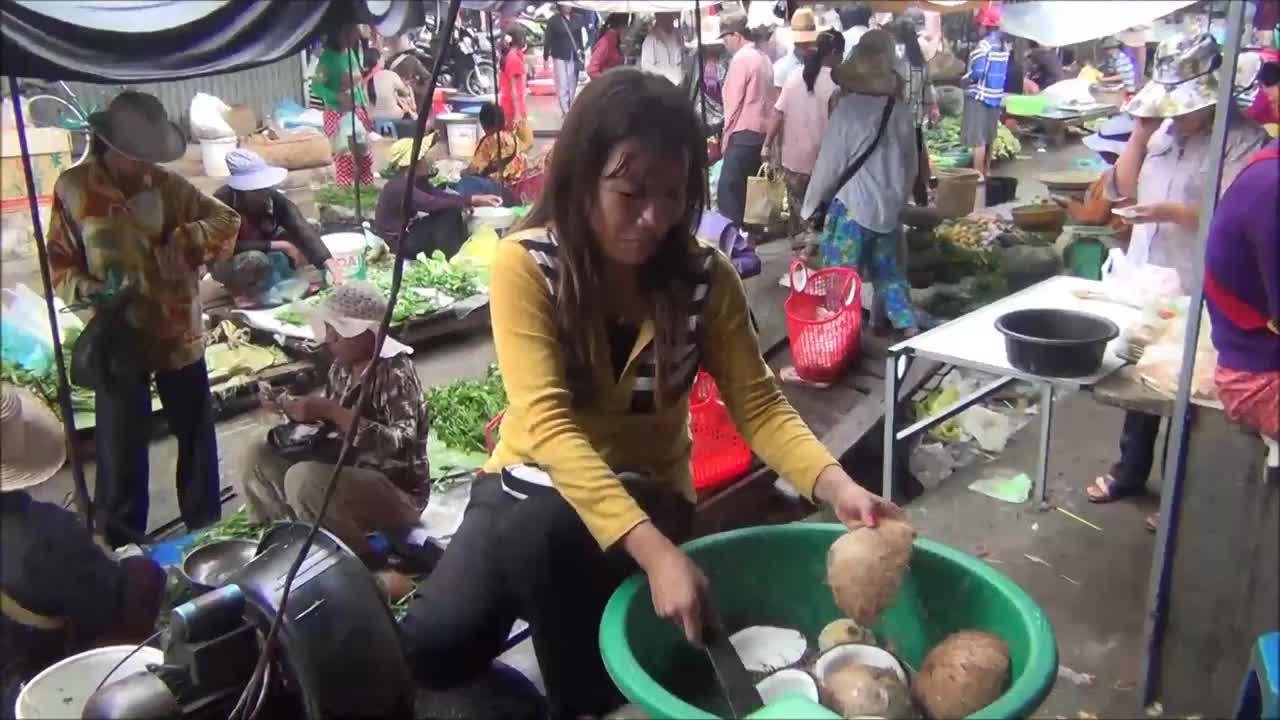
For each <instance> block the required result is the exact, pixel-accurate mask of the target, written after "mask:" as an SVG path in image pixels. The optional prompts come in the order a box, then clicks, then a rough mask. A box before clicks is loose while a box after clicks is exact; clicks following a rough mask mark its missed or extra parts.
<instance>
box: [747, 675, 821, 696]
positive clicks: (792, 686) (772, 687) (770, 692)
mask: <svg viewBox="0 0 1280 720" xmlns="http://www.w3.org/2000/svg"><path fill="white" fill-rule="evenodd" d="M756 691H757V692H759V693H760V700H761V701H763V702H764V704H765V705H768V704H769V703H771V702H773V701H774V700H777V699H779V698H782V697H783V696H786V695H790V694H792V693H799V694H800V695H802V696H804V697H806V698H808V699H810V700H812V701H814V702H818V684H817V683H816V682H814V681H813V676H812V675H810V674H809V673H807V672H805V671H803V670H794V669H792V670H779V671H778V672H776V673H774V674H772V675H770V676H769V677H767V678H765V679H763V680H761V681H760V682H758V683H756Z"/></svg>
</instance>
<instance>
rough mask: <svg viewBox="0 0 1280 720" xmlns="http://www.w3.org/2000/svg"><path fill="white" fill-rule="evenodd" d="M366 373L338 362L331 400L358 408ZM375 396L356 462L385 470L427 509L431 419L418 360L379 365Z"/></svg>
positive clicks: (363, 422)
mask: <svg viewBox="0 0 1280 720" xmlns="http://www.w3.org/2000/svg"><path fill="white" fill-rule="evenodd" d="M363 374H364V369H363V368H361V369H358V370H357V369H353V368H349V367H345V366H343V365H340V364H338V363H334V364H333V366H332V367H330V368H329V382H328V384H327V385H326V386H325V390H324V395H325V397H327V398H329V399H331V400H336V401H338V403H340V404H341V405H342V406H343V407H346V408H354V407H355V404H356V401H357V400H358V399H359V397H360V378H361V376H362V375H363ZM372 392H373V397H372V398H370V401H369V411H368V413H367V414H366V415H365V416H364V417H362V418H360V420H359V422H360V427H359V429H357V430H356V437H355V447H354V449H355V451H356V453H357V454H356V457H355V460H354V462H353V464H354V465H357V466H359V467H367V468H370V469H372V470H377V471H379V472H381V473H382V474H384V475H386V476H387V478H388V479H389V480H391V482H393V483H395V484H396V485H398V486H399V487H400V489H401V490H404V491H405V492H407V493H409V494H410V495H412V496H413V497H414V498H415V499H417V500H418V501H419V502H420V503H421V504H422V506H423V507H426V504H427V495H428V493H429V492H430V489H431V467H430V465H429V464H428V462H427V433H428V432H429V431H430V429H431V419H430V414H429V412H428V410H427V401H426V398H425V397H424V396H423V393H422V383H421V382H420V381H419V380H418V372H417V370H416V369H415V368H414V366H413V358H412V357H411V356H410V355H408V354H401V355H395V356H392V357H389V358H384V359H383V360H382V361H381V362H379V363H378V367H377V370H376V371H375V377H374V379H373V388H372Z"/></svg>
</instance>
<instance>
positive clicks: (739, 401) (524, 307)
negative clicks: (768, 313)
mask: <svg viewBox="0 0 1280 720" xmlns="http://www.w3.org/2000/svg"><path fill="white" fill-rule="evenodd" d="M538 235H545V231H540V230H534V231H528V232H526V233H520V234H518V235H515V236H511V237H509V238H508V239H506V240H504V241H503V242H502V243H500V245H499V247H498V251H497V255H496V257H495V259H494V263H493V267H492V271H491V273H492V275H491V279H490V297H491V303H492V305H491V308H492V317H493V337H494V344H495V345H496V347H497V352H498V366H499V368H500V369H501V371H502V380H503V384H504V385H505V386H506V390H507V397H508V400H509V405H508V408H507V412H506V415H505V417H504V418H503V420H502V427H501V431H500V432H501V439H500V440H499V442H498V445H497V447H496V448H494V451H493V455H492V456H491V457H490V458H489V461H488V463H487V464H486V466H485V469H486V470H488V471H490V472H499V471H501V469H502V468H503V467H506V466H508V465H512V464H516V463H531V464H536V465H538V466H540V467H541V468H542V469H543V470H545V471H546V472H547V474H548V475H550V477H551V481H552V484H553V485H554V486H555V487H556V489H557V490H559V492H560V494H561V495H562V496H564V498H565V500H567V501H568V502H569V504H570V505H572V506H573V508H574V509H575V510H576V511H577V512H578V515H579V516H581V517H582V520H583V522H584V523H585V524H586V526H587V528H588V529H589V530H590V531H591V534H592V535H593V536H594V537H595V539H596V541H597V542H599V544H600V546H601V547H603V548H607V547H609V546H611V545H613V544H614V543H615V542H617V541H618V540H619V539H621V538H622V537H623V536H624V535H626V534H627V533H628V532H630V531H631V529H632V528H634V527H635V526H636V525H638V524H639V523H641V522H643V521H644V520H645V519H646V516H645V514H644V512H643V511H642V510H641V509H640V508H639V506H638V505H636V503H635V501H634V500H632V498H631V496H630V495H629V494H628V493H627V492H626V490H624V489H623V487H622V485H621V483H620V482H619V481H618V479H617V476H616V475H615V472H614V471H615V470H618V471H622V470H630V471H639V472H647V473H649V474H651V475H652V476H653V477H655V478H657V479H659V480H660V481H662V482H668V483H671V484H672V485H673V486H674V487H675V488H677V489H678V490H679V491H680V492H681V493H683V494H684V495H685V496H686V497H687V498H689V499H690V500H694V499H695V495H694V490H693V478H692V472H691V468H690V464H689V458H690V448H691V442H690V438H689V402H688V395H687V394H686V395H685V396H684V397H683V398H681V400H680V402H678V403H674V404H671V405H668V406H665V407H662V408H659V409H658V410H657V411H655V412H652V413H643V414H636V413H632V412H631V407H630V398H631V393H632V388H633V385H634V383H635V380H636V372H635V370H636V368H635V365H636V359H637V355H638V354H639V353H640V352H641V351H642V350H643V349H644V348H645V346H647V345H648V344H649V343H650V342H651V341H652V339H653V333H654V328H653V323H652V321H651V320H646V321H644V323H643V324H642V325H641V326H640V331H639V335H638V337H637V338H636V345H635V347H634V349H633V350H632V353H631V359H630V361H629V362H628V363H627V366H626V368H625V369H624V370H623V372H622V373H621V377H620V378H618V377H617V376H616V374H615V373H614V372H613V369H612V368H611V367H607V365H608V363H596V366H595V367H593V368H592V369H591V382H592V383H593V389H594V392H593V393H592V397H593V400H592V402H591V405H590V406H589V407H585V408H583V407H579V408H574V407H573V406H572V403H571V400H570V392H569V389H568V387H567V386H566V383H565V380H564V366H565V362H564V358H563V350H562V347H563V346H562V344H561V341H560V340H559V338H558V337H557V332H556V329H555V319H554V307H555V299H554V298H553V296H552V294H551V290H550V288H549V287H548V285H547V281H546V279H545V278H544V276H543V273H542V271H541V270H540V269H539V267H538V264H537V263H536V262H535V261H534V259H533V258H532V257H531V256H530V254H529V252H527V251H526V250H525V248H524V247H523V246H522V245H520V243H519V242H518V240H519V239H521V238H525V237H531V236H538ZM703 328H704V330H703V335H702V342H701V348H702V368H703V369H704V370H706V371H707V372H709V373H710V374H711V375H712V377H714V378H715V380H716V384H717V385H718V386H719V388H720V393H721V396H722V398H723V399H724V401H725V404H726V405H727V406H728V408H729V411H730V414H731V415H732V416H733V419H734V422H735V424H736V425H737V426H738V428H739V430H740V431H741V432H742V434H743V436H744V437H745V438H746V440H747V442H748V444H750V446H751V448H752V450H754V451H755V452H756V454H757V455H759V456H760V458H761V459H762V460H764V461H765V462H766V463H767V464H768V465H769V466H770V467H772V468H774V469H775V470H776V471H777V472H778V474H779V475H781V476H782V477H784V478H786V479H787V480H789V481H790V482H791V483H792V484H794V485H795V486H796V487H797V488H799V489H800V490H801V492H803V493H805V494H806V495H808V496H812V493H813V486H814V483H815V482H816V481H817V478H818V474H819V473H820V472H822V470H823V469H824V468H826V467H827V466H830V465H834V464H836V460H835V459H834V458H833V457H832V456H831V453H830V452H828V451H827V449H826V448H825V447H824V446H823V445H822V443H821V442H819V441H818V439H817V438H816V437H814V435H813V433H812V432H811V431H810V430H809V428H808V427H806V426H805V424H804V421H802V420H801V419H800V416H799V415H797V414H796V412H795V410H793V409H792V408H791V405H790V403H788V402H787V400H786V398H785V397H783V395H782V391H781V390H780V389H779V387H778V384H777V381H776V380H775V379H774V376H773V373H772V371H770V369H769V366H768V365H766V364H765V361H764V359H763V358H762V357H761V355H760V346H759V340H758V338H757V337H756V334H755V331H754V330H753V329H752V326H751V320H750V316H749V314H748V312H747V296H746V292H745V290H744V288H743V286H742V281H741V279H740V278H739V277H738V274H737V272H736V271H735V270H734V269H733V266H732V265H731V264H730V262H729V259H728V258H726V257H725V256H724V255H723V254H721V253H719V252H717V253H716V254H715V258H714V260H713V261H712V263H711V268H710V290H709V295H708V298H707V305H706V310H705V314H704V316H703ZM590 331H591V332H595V333H596V337H597V339H598V341H599V342H598V344H597V345H596V347H608V345H607V340H606V339H605V329H604V328H603V327H599V328H592V329H591V330H590ZM615 378H616V379H615Z"/></svg>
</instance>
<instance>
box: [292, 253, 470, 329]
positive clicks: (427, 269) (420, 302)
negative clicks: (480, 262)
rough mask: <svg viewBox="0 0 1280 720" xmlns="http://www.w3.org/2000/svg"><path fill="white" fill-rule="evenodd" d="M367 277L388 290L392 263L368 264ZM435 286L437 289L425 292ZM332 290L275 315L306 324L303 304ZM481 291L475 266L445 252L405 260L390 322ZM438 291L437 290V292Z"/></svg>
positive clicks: (377, 286)
mask: <svg viewBox="0 0 1280 720" xmlns="http://www.w3.org/2000/svg"><path fill="white" fill-rule="evenodd" d="M366 277H367V279H368V281H369V282H370V283H372V284H373V286H374V287H376V288H378V290H380V291H381V292H382V293H383V295H387V296H389V295H390V294H391V264H390V263H384V264H377V265H370V266H369V268H368V271H367V275H366ZM429 290H435V291H436V293H432V292H427V291H429ZM329 292H331V291H330V290H323V291H321V292H319V293H317V294H315V295H312V296H311V297H309V298H307V299H305V300H301V301H299V302H296V303H293V304H291V305H288V306H285V307H283V308H281V309H279V310H277V311H276V313H275V316H276V319H278V320H280V321H281V322H285V323H289V324H290V325H306V324H307V320H306V317H305V316H304V315H303V313H302V308H301V307H300V305H299V303H301V304H302V305H309V306H315V305H316V304H318V303H319V302H320V301H321V300H323V299H324V297H325V296H326V295H327V294H328V293H329ZM478 292H480V277H479V275H478V274H477V273H476V271H475V269H474V268H472V267H471V266H469V265H466V264H454V263H451V262H449V261H448V260H447V259H446V258H445V256H444V253H442V252H440V251H439V250H437V251H436V252H435V253H433V254H432V255H431V257H427V258H418V259H415V260H413V261H412V262H406V263H405V267H404V277H403V278H402V279H401V283H400V296H399V298H398V299H397V300H396V308H395V311H394V312H393V313H392V315H391V322H392V323H395V324H399V323H402V322H404V321H406V320H408V319H409V318H414V317H422V316H425V315H430V314H431V313H433V312H435V311H437V310H439V309H440V308H442V307H444V306H445V305H446V304H447V302H448V301H447V300H446V299H445V298H442V297H440V294H443V295H445V296H447V298H448V299H450V300H454V301H457V300H462V299H465V298H469V297H471V296H472V295H475V294H477V293H478ZM437 293H439V294H437Z"/></svg>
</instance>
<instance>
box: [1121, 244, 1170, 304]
mask: <svg viewBox="0 0 1280 720" xmlns="http://www.w3.org/2000/svg"><path fill="white" fill-rule="evenodd" d="M1102 284H1103V285H1105V286H1106V288H1107V290H1108V291H1109V292H1111V293H1114V294H1116V295H1118V296H1120V297H1122V298H1125V299H1127V300H1130V301H1132V302H1133V303H1134V304H1136V305H1137V306H1139V307H1143V306H1144V305H1145V304H1146V303H1147V302H1148V301H1149V300H1151V299H1152V298H1167V297H1177V296H1179V295H1182V294H1183V293H1182V281H1181V280H1179V279H1178V271H1177V270H1174V269H1173V268H1168V267H1163V266H1161V265H1152V264H1151V263H1137V262H1134V261H1132V260H1130V259H1129V258H1128V257H1127V256H1126V255H1125V254H1124V251H1123V250H1121V249H1120V248H1112V249H1111V252H1109V253H1107V259H1106V262H1104V263H1102Z"/></svg>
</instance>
